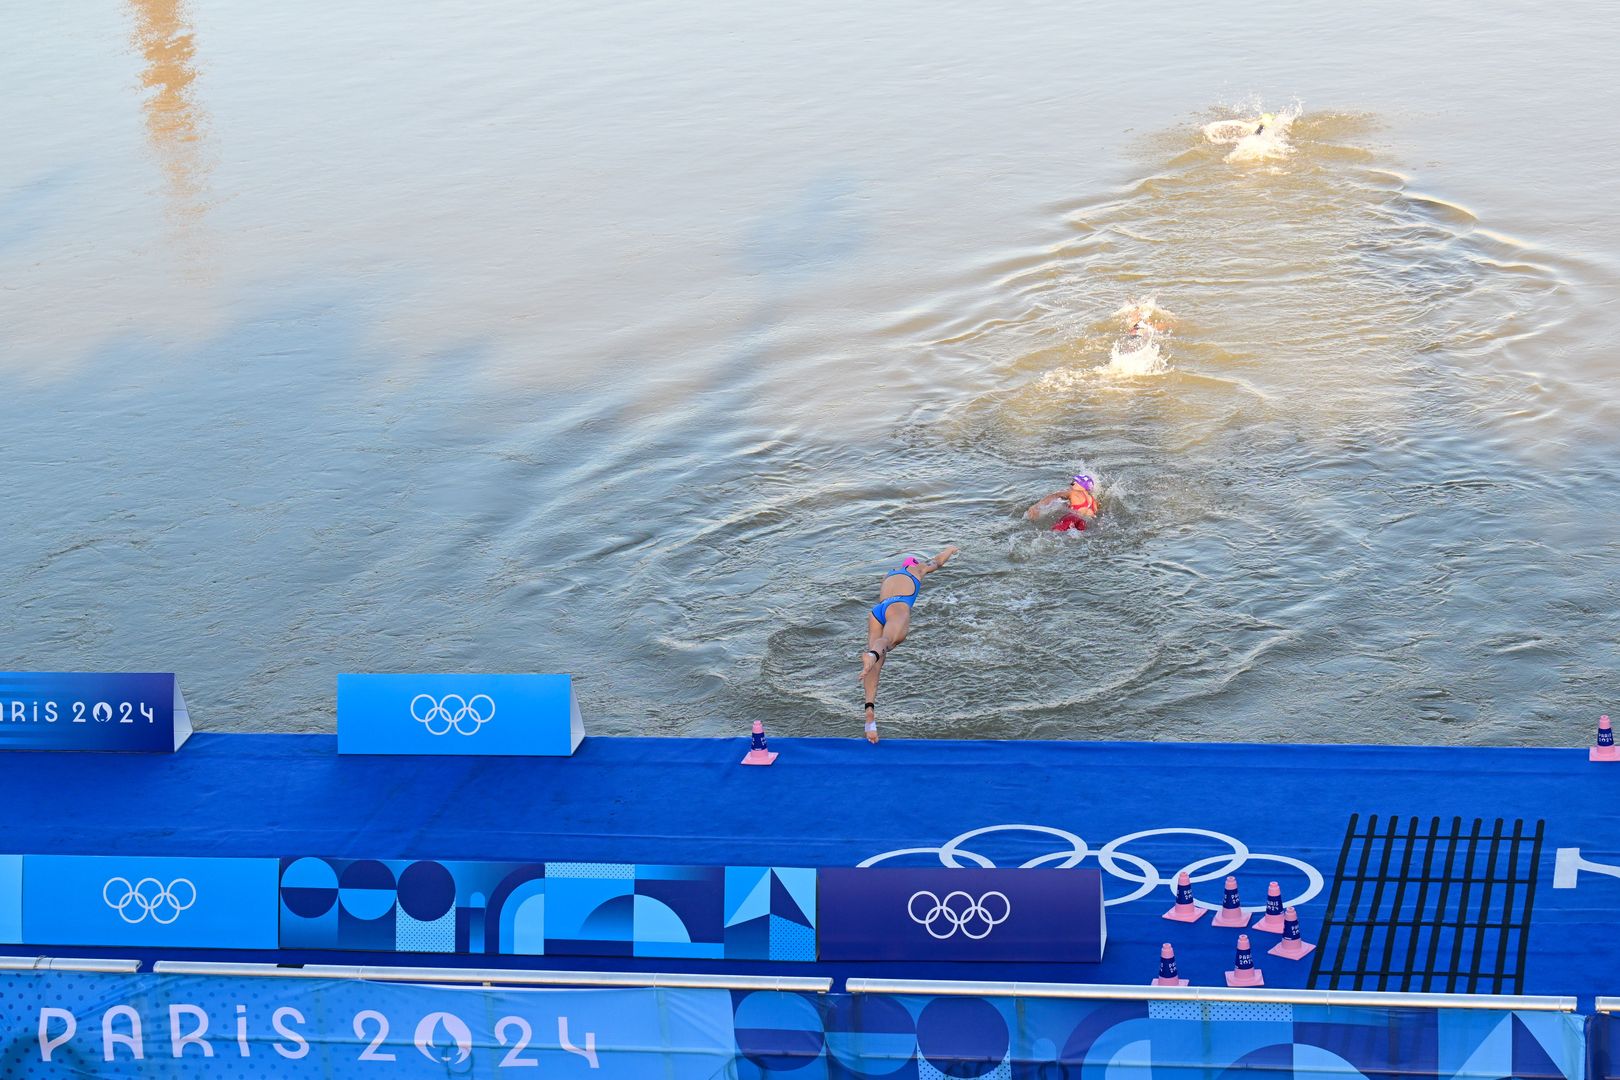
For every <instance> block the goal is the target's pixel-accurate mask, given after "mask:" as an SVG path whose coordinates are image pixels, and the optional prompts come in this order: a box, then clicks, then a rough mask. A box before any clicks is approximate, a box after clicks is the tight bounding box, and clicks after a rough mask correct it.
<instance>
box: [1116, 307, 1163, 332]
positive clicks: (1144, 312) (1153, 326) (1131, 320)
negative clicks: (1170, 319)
mask: <svg viewBox="0 0 1620 1080" xmlns="http://www.w3.org/2000/svg"><path fill="white" fill-rule="evenodd" d="M1115 314H1117V315H1118V316H1119V318H1120V322H1121V323H1123V324H1124V326H1125V336H1126V337H1133V338H1151V337H1153V336H1154V335H1155V334H1162V333H1165V332H1166V331H1167V330H1168V329H1169V324H1168V323H1166V322H1164V321H1163V317H1164V313H1163V312H1161V311H1159V310H1158V309H1157V308H1155V307H1154V306H1153V303H1152V301H1147V302H1144V303H1141V304H1132V305H1131V306H1129V307H1127V308H1123V309H1121V310H1120V311H1118V312H1116V313H1115ZM1154 315H1158V316H1159V317H1160V319H1159V321H1158V322H1155V321H1154V319H1153V317H1154Z"/></svg>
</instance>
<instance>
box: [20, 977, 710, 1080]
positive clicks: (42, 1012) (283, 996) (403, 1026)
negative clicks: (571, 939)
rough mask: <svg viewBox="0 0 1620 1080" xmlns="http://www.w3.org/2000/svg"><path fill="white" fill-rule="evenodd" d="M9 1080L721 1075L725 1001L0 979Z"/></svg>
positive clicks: (704, 995) (665, 995)
mask: <svg viewBox="0 0 1620 1080" xmlns="http://www.w3.org/2000/svg"><path fill="white" fill-rule="evenodd" d="M0 1031H4V1032H6V1033H8V1037H7V1038H6V1039H5V1040H3V1041H0V1076H5V1077H19V1078H20V1077H32V1076H41V1077H46V1076H50V1077H110V1078H131V1077H134V1078H144V1077H168V1078H174V1080H186V1078H189V1077H221V1076H227V1077H239V1078H255V1077H265V1078H276V1080H283V1078H285V1080H306V1078H307V1080H315V1078H320V1080H329V1078H331V1077H352V1076H369V1075H372V1074H373V1073H376V1074H377V1075H380V1076H387V1077H401V1078H404V1080H414V1078H421V1080H426V1078H430V1077H431V1078H438V1080H442V1078H443V1077H446V1076H463V1077H496V1076H525V1075H528V1076H535V1077H541V1078H548V1077H571V1076H579V1077H590V1078H592V1080H648V1078H650V1077H657V1078H659V1080H712V1078H714V1077H717V1076H725V1075H727V1070H728V1067H729V1065H730V1063H731V1061H732V1059H733V1057H734V1056H735V1051H734V1049H733V1047H734V1045H735V1037H734V1035H733V1032H732V1026H731V1001H730V996H729V995H728V994H727V993H726V992H725V991H724V990H556V989H552V990H521V989H503V990H495V989H486V988H479V987H446V986H414V985H407V984H382V983H366V982H353V981H336V980H322V979H309V980H305V979H265V978H258V979H253V978H229V977H206V976H202V977H198V976H164V975H147V974H142V975H121V976H107V975H86V974H77V973H70V972H25V973H0Z"/></svg>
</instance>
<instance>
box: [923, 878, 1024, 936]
mask: <svg viewBox="0 0 1620 1080" xmlns="http://www.w3.org/2000/svg"><path fill="white" fill-rule="evenodd" d="M924 897H927V898H928V903H929V904H930V905H932V906H930V907H928V908H927V909H926V910H925V911H924V912H923V913H922V914H921V915H919V914H918V913H917V901H918V900H921V899H923V898H924ZM957 897H961V900H960V901H957ZM991 897H995V898H996V899H997V900H999V901H1000V902H1001V903H1000V905H999V906H1000V908H1001V914H999V915H997V914H995V913H994V912H992V911H991V910H990V907H987V906H986V903H985V902H986V901H988V900H989V899H990V898H991ZM991 906H996V905H991ZM906 914H907V915H909V916H911V921H912V922H914V923H917V924H918V925H920V926H921V927H922V928H923V929H924V930H927V931H928V933H929V936H931V937H934V938H936V939H938V940H940V941H944V940H945V939H946V938H949V937H954V936H955V935H956V932H957V931H958V930H960V931H961V932H962V936H963V937H967V938H972V939H973V940H974V941H983V940H984V939H985V938H987V937H989V936H990V931H992V930H994V929H995V928H996V927H998V926H1000V925H1001V924H1002V923H1004V922H1006V921H1007V916H1009V915H1011V914H1012V901H1010V900H1008V899H1007V894H1006V893H1000V892H995V891H994V890H992V891H991V892H987V893H985V894H984V895H983V896H981V897H979V898H978V899H977V900H975V899H973V897H972V896H970V895H969V894H967V893H965V892H963V891H962V890H961V889H957V890H956V891H955V892H948V893H946V894H945V896H944V898H943V899H941V898H940V897H938V896H935V895H934V894H933V893H931V892H929V891H928V890H927V889H924V890H922V891H921V892H915V893H912V894H911V899H910V900H908V901H906ZM981 927H982V929H980V928H981ZM942 930H943V932H941V931H942Z"/></svg>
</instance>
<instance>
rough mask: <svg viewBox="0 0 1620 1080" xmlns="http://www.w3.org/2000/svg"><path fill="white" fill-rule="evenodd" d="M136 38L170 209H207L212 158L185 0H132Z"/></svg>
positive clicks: (190, 213) (190, 214)
mask: <svg viewBox="0 0 1620 1080" xmlns="http://www.w3.org/2000/svg"><path fill="white" fill-rule="evenodd" d="M130 6H131V7H132V8H133V9H134V11H135V44H136V46H137V47H138V48H139V49H140V51H141V55H142V56H144V57H145V58H146V67H145V68H144V69H143V70H142V71H141V86H142V87H143V88H144V89H145V90H146V91H147V95H146V101H145V103H144V108H145V111H146V134H147V138H148V139H149V140H150V141H151V144H152V149H153V151H154V152H155V153H156V154H157V159H158V166H159V167H160V168H161V169H162V170H163V175H164V179H165V181H166V182H167V184H168V189H169V199H170V211H171V212H172V213H174V214H175V215H176V216H178V217H181V218H194V217H197V216H198V215H200V214H201V213H202V210H203V195H204V190H205V185H204V180H205V178H206V174H207V164H206V162H205V161H204V160H203V154H202V143H201V137H200V135H199V128H200V127H201V126H202V122H203V119H204V117H203V114H202V110H201V109H200V108H198V106H197V103H196V102H195V100H193V96H192V84H193V83H194V82H195V81H196V79H197V70H196V68H195V67H194V66H193V60H194V57H195V53H196V48H195V45H194V43H193V41H192V33H191V24H190V22H189V21H188V20H187V18H186V12H185V5H184V4H183V3H182V2H181V0H130Z"/></svg>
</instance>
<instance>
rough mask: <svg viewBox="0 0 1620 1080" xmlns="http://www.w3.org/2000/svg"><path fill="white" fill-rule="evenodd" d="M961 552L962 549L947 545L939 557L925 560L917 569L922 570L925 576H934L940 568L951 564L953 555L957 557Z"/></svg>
mask: <svg viewBox="0 0 1620 1080" xmlns="http://www.w3.org/2000/svg"><path fill="white" fill-rule="evenodd" d="M961 550H962V549H961V548H959V547H957V546H956V545H955V544H947V545H946V547H945V550H944V551H942V552H940V553H939V554H938V555H935V556H934V557H933V558H932V559H924V560H923V561H922V562H920V563H918V564H917V565H916V569H917V570H920V571H921V572H922V573H923V574H932V573H933V572H934V571H935V570H938V569H939V568H940V567H942V566H944V565H945V564H946V563H947V562H949V561H950V558H951V556H952V555H955V554H956V553H957V552H958V551H961Z"/></svg>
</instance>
